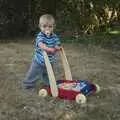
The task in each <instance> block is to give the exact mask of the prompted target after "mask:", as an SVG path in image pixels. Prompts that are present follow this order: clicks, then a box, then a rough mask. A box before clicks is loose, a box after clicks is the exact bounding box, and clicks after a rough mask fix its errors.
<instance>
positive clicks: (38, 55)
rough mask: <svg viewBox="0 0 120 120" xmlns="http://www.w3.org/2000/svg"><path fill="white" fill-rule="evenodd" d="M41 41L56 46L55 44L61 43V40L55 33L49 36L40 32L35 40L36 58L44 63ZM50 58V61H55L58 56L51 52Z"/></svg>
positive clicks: (48, 45)
mask: <svg viewBox="0 0 120 120" xmlns="http://www.w3.org/2000/svg"><path fill="white" fill-rule="evenodd" d="M40 42H42V43H44V44H45V45H46V47H48V48H54V47H55V46H58V45H60V41H59V38H58V36H57V35H56V34H54V33H53V34H52V35H50V36H49V37H47V36H46V35H45V34H44V33H43V32H39V33H38V35H37V38H36V40H35V51H34V58H35V60H36V61H37V62H38V63H40V64H44V57H43V54H42V49H41V48H40V47H39V43H40ZM48 58H49V60H50V62H53V61H55V60H56V56H55V54H53V53H49V54H48Z"/></svg>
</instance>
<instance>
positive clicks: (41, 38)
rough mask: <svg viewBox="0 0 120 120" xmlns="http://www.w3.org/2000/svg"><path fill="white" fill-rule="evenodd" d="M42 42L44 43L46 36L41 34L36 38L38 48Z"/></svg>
mask: <svg viewBox="0 0 120 120" xmlns="http://www.w3.org/2000/svg"><path fill="white" fill-rule="evenodd" d="M40 42H42V43H44V36H43V35H42V34H41V33H39V34H38V35H37V38H36V46H37V47H38V44H39V43H40Z"/></svg>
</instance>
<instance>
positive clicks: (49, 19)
mask: <svg viewBox="0 0 120 120" xmlns="http://www.w3.org/2000/svg"><path fill="white" fill-rule="evenodd" d="M41 25H55V19H54V17H53V16H52V15H50V14H44V15H42V16H41V17H40V19H39V27H41Z"/></svg>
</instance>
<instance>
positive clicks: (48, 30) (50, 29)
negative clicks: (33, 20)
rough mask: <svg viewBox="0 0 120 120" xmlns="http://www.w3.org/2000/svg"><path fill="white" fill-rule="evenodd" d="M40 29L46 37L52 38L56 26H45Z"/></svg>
mask: <svg viewBox="0 0 120 120" xmlns="http://www.w3.org/2000/svg"><path fill="white" fill-rule="evenodd" d="M40 29H41V31H42V32H43V33H44V34H45V35H46V36H50V35H51V33H53V29H54V26H53V25H52V24H44V25H41V26H40Z"/></svg>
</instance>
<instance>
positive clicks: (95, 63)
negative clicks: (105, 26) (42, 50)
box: [0, 42, 120, 120]
mask: <svg viewBox="0 0 120 120" xmlns="http://www.w3.org/2000/svg"><path fill="white" fill-rule="evenodd" d="M65 50H66V54H67V57H68V60H69V63H70V66H71V70H72V74H73V78H74V79H87V80H90V81H91V82H95V83H97V84H99V85H100V86H101V92H100V93H98V94H97V95H92V96H89V97H88V98H87V103H86V104H83V105H78V104H77V103H76V102H75V101H72V102H70V101H68V100H61V99H55V98H52V97H46V98H42V97H39V96H38V95H37V92H35V91H32V92H28V91H24V90H22V89H21V88H20V83H21V81H22V80H23V79H24V76H25V73H26V72H27V69H28V66H29V64H30V63H31V58H32V51H33V45H32V42H26V43H23V42H21V43H20V42H17V43H13V42H11V43H6V44H5V43H0V120H120V50H109V49H104V48H101V47H100V46H94V45H82V44H65ZM58 74H59V73H58ZM58 76H59V75H58Z"/></svg>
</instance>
